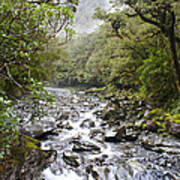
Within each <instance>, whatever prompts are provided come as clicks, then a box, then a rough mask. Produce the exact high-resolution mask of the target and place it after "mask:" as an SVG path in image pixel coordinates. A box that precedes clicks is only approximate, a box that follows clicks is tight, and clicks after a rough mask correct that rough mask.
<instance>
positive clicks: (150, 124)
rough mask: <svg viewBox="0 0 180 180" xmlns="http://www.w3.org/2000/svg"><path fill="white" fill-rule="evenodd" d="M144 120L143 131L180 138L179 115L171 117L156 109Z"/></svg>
mask: <svg viewBox="0 0 180 180" xmlns="http://www.w3.org/2000/svg"><path fill="white" fill-rule="evenodd" d="M144 119H145V123H144V124H143V125H142V126H143V129H147V130H149V131H154V132H158V133H164V134H167V133H168V134H172V135H174V136H176V137H180V114H174V115H171V114H169V113H165V112H164V111H163V110H162V109H159V108H157V109H154V110H152V111H150V112H149V113H148V114H147V116H146V117H145V118H144Z"/></svg>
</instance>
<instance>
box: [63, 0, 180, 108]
mask: <svg viewBox="0 0 180 180" xmlns="http://www.w3.org/2000/svg"><path fill="white" fill-rule="evenodd" d="M122 3H123V1H113V8H114V10H113V12H107V11H106V10H103V9H100V8H97V9H96V13H95V14H94V17H95V18H98V19H101V20H103V21H104V24H103V25H101V27H100V28H99V29H98V30H96V31H95V32H93V33H91V34H88V35H84V36H81V37H78V38H76V39H74V40H73V41H71V42H70V43H69V45H68V46H66V47H65V49H66V50H67V52H68V53H69V55H70V56H69V57H66V58H65V59H66V60H65V61H64V63H63V67H64V71H63V72H62V71H61V72H60V74H61V75H60V81H59V82H60V84H61V85H62V84H63V82H68V83H69V85H77V84H88V85H91V86H92V85H94V86H108V87H115V88H118V89H132V90H133V91H138V92H140V93H141V94H142V95H143V96H144V97H145V98H146V99H147V100H148V102H149V103H151V104H152V105H154V106H158V107H164V108H166V109H167V108H169V109H173V108H172V107H176V106H177V103H178V97H179V79H178V76H179V72H180V71H179V56H180V54H179V48H180V46H179V45H180V44H179V37H180V32H179V11H178V10H179V5H180V4H179V2H178V1H168V2H167V1H160V0H158V1H125V2H124V3H125V4H126V6H124V9H122ZM163 18H164V19H163ZM66 84H67V83H66ZM170 104H171V105H172V106H171V105H170Z"/></svg>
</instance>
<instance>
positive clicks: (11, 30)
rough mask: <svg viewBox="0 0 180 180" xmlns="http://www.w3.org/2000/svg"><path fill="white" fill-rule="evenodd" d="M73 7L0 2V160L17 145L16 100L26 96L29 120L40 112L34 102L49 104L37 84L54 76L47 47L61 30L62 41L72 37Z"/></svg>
mask: <svg viewBox="0 0 180 180" xmlns="http://www.w3.org/2000/svg"><path fill="white" fill-rule="evenodd" d="M77 5H78V0H73V1H68V0H67V1H64V3H63V4H62V3H61V2H60V1H52V0H51V1H43V0H38V1H33V0H29V1H27V0H16V1H14V0H2V1H1V2H0V42H1V43H0V139H1V142H0V158H3V157H4V156H8V155H9V154H10V151H11V146H13V145H16V144H18V143H19V142H18V139H19V137H18V136H19V133H18V121H17V119H18V118H17V116H16V113H15V111H14V104H15V103H16V98H20V97H21V96H22V95H23V94H29V96H28V97H27V98H26V99H25V102H28V101H30V100H31V101H32V102H33V104H34V109H33V110H34V114H33V117H32V120H33V119H34V117H39V118H40V115H41V113H43V109H42V108H40V107H39V104H38V103H39V102H38V100H39V99H42V100H44V101H51V99H52V98H51V96H50V95H49V94H48V92H47V91H45V90H44V89H43V84H42V83H41V82H39V81H42V80H48V79H49V78H50V77H53V76H54V74H55V73H52V72H55V71H54V69H55V68H54V67H53V66H54V63H55V62H54V61H55V60H56V59H55V55H54V54H56V53H55V52H56V50H55V49H53V48H51V49H49V47H48V46H49V44H51V45H52V44H53V42H55V39H57V38H56V37H57V34H59V33H60V32H62V31H64V34H66V39H68V38H69V37H70V36H71V35H72V33H73V31H72V30H71V29H70V28H69V25H71V24H72V21H73V13H74V12H75V11H76V6H77ZM59 43H64V42H63V41H61V42H59ZM50 53H51V55H50V56H51V58H48V56H49V55H48V54H50ZM44 56H46V58H43V57H44ZM56 56H57V55H56ZM58 57H59V56H58ZM50 61H52V62H50Z"/></svg>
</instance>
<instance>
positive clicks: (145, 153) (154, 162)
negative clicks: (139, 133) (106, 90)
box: [33, 88, 180, 180]
mask: <svg viewBox="0 0 180 180" xmlns="http://www.w3.org/2000/svg"><path fill="white" fill-rule="evenodd" d="M47 89H48V90H49V91H50V92H51V93H53V94H54V95H55V96H56V103H55V104H54V107H53V108H51V109H50V111H49V115H48V116H47V117H44V119H42V121H41V122H38V123H39V124H37V127H41V128H42V127H43V128H45V131H47V130H51V129H53V134H52V135H49V136H47V138H46V139H42V141H41V142H42V149H45V150H49V149H53V150H56V151H57V158H56V160H55V161H54V162H53V163H52V164H51V165H50V166H49V167H47V168H46V169H45V170H44V171H43V173H42V177H41V179H43V180H180V153H179V150H180V142H179V141H178V140H174V139H170V142H171V144H172V145H173V150H174V149H176V151H173V152H174V153H167V151H164V152H162V151H161V152H156V151H153V150H147V149H146V148H144V147H143V145H142V141H141V140H140V138H138V139H137V140H136V141H129V142H128V141H124V142H118V143H113V142H106V141H105V137H106V136H107V135H109V134H113V133H114V132H113V127H110V126H109V125H108V123H106V121H104V120H103V119H102V118H101V116H100V114H101V113H102V110H103V108H104V107H105V105H106V104H107V102H105V101H104V102H102V101H100V99H99V98H98V97H96V96H91V95H87V94H85V92H83V91H74V90H66V89H56V88H47ZM35 127H36V125H33V128H34V129H35V130H36V131H40V130H39V129H38V128H37V129H36V128H35ZM34 129H33V130H34ZM35 130H34V131H35ZM152 136H153V137H154V135H152ZM166 142H168V139H166ZM171 147H172V146H170V145H169V146H168V148H171ZM171 152H172V151H171Z"/></svg>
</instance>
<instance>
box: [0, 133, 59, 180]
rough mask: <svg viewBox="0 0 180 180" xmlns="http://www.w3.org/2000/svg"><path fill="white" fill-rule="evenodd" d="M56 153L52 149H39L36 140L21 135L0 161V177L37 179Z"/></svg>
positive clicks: (12, 179) (11, 179)
mask: <svg viewBox="0 0 180 180" xmlns="http://www.w3.org/2000/svg"><path fill="white" fill-rule="evenodd" d="M56 155H57V152H56V151H54V150H47V151H45V150H41V149H40V142H39V141H38V140H36V139H33V138H31V137H29V136H24V135H23V136H21V137H20V139H19V143H17V144H15V145H13V146H12V147H11V151H10V153H9V154H8V155H7V156H6V157H5V158H4V159H3V160H2V161H1V162H0V179H8V180H14V179H26V180H30V179H37V177H39V176H40V175H41V172H42V170H43V169H44V168H46V167H47V166H48V164H49V163H52V162H53V161H54V160H55V158H56Z"/></svg>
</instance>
